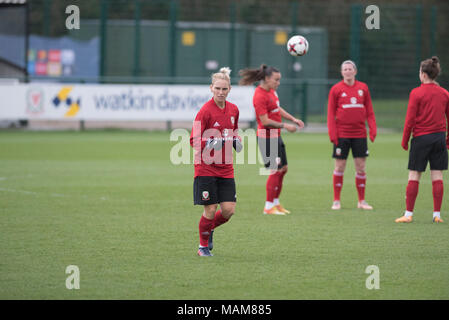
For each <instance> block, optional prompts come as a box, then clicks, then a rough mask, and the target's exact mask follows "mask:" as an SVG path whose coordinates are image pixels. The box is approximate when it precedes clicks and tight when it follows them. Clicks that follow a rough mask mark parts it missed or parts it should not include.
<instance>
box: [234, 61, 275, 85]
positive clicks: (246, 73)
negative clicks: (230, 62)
mask: <svg viewBox="0 0 449 320" xmlns="http://www.w3.org/2000/svg"><path fill="white" fill-rule="evenodd" d="M273 72H279V70H278V69H276V68H275V67H269V66H267V65H266V64H262V65H261V66H260V67H259V68H258V69H250V68H246V69H243V70H240V71H239V75H240V76H241V77H242V79H240V81H239V84H240V85H244V86H245V85H251V84H253V83H254V82H257V81H261V80H264V79H265V77H269V76H271V75H272V74H273Z"/></svg>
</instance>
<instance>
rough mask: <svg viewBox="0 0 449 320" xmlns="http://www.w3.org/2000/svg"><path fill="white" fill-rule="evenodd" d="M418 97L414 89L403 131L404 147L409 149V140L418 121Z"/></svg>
mask: <svg viewBox="0 0 449 320" xmlns="http://www.w3.org/2000/svg"><path fill="white" fill-rule="evenodd" d="M418 102H419V101H418V97H417V95H416V92H415V91H414V90H412V92H410V97H409V101H408V106H407V114H406V116H405V123H404V132H403V133H402V143H401V145H402V148H403V149H404V150H408V141H409V140H410V135H411V133H412V130H413V128H414V127H415V123H416V112H417V110H418Z"/></svg>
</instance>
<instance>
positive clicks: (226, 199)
mask: <svg viewBox="0 0 449 320" xmlns="http://www.w3.org/2000/svg"><path fill="white" fill-rule="evenodd" d="M230 72H231V70H229V68H221V69H220V71H219V72H217V73H214V74H213V75H212V84H211V85H210V89H211V92H212V93H213V97H212V99H210V100H209V101H208V102H206V103H205V104H204V105H203V107H202V108H201V109H200V111H199V112H198V114H197V115H196V117H195V121H194V125H193V128H192V133H191V135H190V145H191V146H192V147H193V148H194V149H195V165H194V167H195V176H194V185H193V198H194V204H195V205H203V206H204V211H203V214H202V216H201V219H200V222H199V236H200V245H199V248H198V255H199V256H212V254H211V253H210V250H212V248H213V242H212V241H213V237H212V235H213V232H214V229H215V228H217V227H218V226H220V225H222V224H223V223H226V222H228V220H229V219H230V218H231V216H232V215H233V214H234V211H235V203H236V201H237V194H236V188H235V181H234V167H233V154H232V147H234V148H235V149H236V151H240V150H241V148H242V145H241V143H240V138H239V137H238V136H237V130H238V121H239V109H238V108H237V106H236V105H235V104H232V103H230V102H228V101H226V98H227V96H228V94H229V92H230V91H231V79H230V77H229V74H230ZM218 204H220V210H218V211H217V209H218Z"/></svg>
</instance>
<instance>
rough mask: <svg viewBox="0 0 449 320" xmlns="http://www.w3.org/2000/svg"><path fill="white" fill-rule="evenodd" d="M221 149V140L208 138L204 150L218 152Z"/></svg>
mask: <svg viewBox="0 0 449 320" xmlns="http://www.w3.org/2000/svg"><path fill="white" fill-rule="evenodd" d="M222 147H223V140H222V139H220V138H213V139H212V138H209V139H207V141H206V149H209V150H211V149H214V150H220V149H221V148H222Z"/></svg>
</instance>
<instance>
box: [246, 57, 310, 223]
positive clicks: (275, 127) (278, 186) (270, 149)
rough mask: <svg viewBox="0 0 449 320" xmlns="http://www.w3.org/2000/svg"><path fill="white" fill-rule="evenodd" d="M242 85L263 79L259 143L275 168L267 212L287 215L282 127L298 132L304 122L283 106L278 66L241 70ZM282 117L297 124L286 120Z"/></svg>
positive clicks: (257, 101)
mask: <svg viewBox="0 0 449 320" xmlns="http://www.w3.org/2000/svg"><path fill="white" fill-rule="evenodd" d="M240 75H241V76H242V79H241V80H240V84H241V85H250V84H253V83H254V82H258V81H260V84H259V86H258V87H257V88H256V90H255V93H254V97H253V104H254V109H255V111H256V119H257V123H258V130H257V138H258V145H259V149H260V151H261V154H262V157H263V159H264V163H265V167H266V168H269V169H271V170H270V175H269V176H268V179H267V184H266V202H265V207H264V210H263V213H264V214H273V215H285V214H289V213H290V211H288V210H287V209H285V208H284V207H283V206H282V205H281V203H280V200H279V197H280V194H281V190H282V185H283V180H284V176H285V174H286V173H287V169H288V166H287V153H286V150H285V145H284V142H283V141H282V137H281V129H282V128H285V129H287V131H289V132H295V131H296V129H297V126H298V127H299V128H300V129H301V128H303V127H304V122H302V121H301V120H299V119H297V118H295V117H293V116H292V115H291V114H289V113H288V112H287V111H285V109H283V108H282V107H281V106H280V103H279V97H278V95H277V93H276V90H277V88H278V87H279V85H280V81H281V73H280V72H279V70H278V69H276V68H274V67H269V66H267V65H265V64H263V65H261V66H260V68H258V69H244V70H240ZM282 118H284V119H287V120H290V121H292V122H293V123H294V124H290V123H283V122H282Z"/></svg>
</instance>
